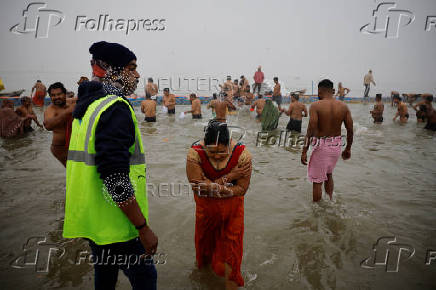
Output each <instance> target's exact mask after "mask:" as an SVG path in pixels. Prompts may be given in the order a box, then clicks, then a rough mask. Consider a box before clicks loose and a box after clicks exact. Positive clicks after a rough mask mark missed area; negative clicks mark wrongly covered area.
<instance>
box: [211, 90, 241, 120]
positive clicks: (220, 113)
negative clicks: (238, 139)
mask: <svg viewBox="0 0 436 290" xmlns="http://www.w3.org/2000/svg"><path fill="white" fill-rule="evenodd" d="M214 106H215V114H216V117H215V120H217V121H220V122H222V123H225V122H226V121H227V113H228V111H235V110H236V107H235V105H233V103H232V102H231V101H230V100H229V99H228V98H226V97H225V96H224V97H221V96H220V97H219V98H218V99H217V100H216V101H215V104H214Z"/></svg>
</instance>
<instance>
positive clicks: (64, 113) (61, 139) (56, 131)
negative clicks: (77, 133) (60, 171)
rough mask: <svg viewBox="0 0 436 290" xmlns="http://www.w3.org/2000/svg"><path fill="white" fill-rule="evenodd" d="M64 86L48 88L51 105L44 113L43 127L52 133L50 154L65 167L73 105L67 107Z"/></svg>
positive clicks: (57, 85) (60, 84)
mask: <svg viewBox="0 0 436 290" xmlns="http://www.w3.org/2000/svg"><path fill="white" fill-rule="evenodd" d="M66 92H67V90H66V89H65V87H64V85H63V84H62V83H60V82H57V83H54V84H52V85H51V86H50V87H49V88H48V93H49V95H50V99H51V102H52V103H51V104H50V105H49V106H48V107H47V109H46V110H45V112H44V127H45V128H46V129H47V130H48V131H53V140H52V143H51V147H50V149H51V153H52V154H53V155H54V157H56V159H58V160H59V161H60V162H61V163H62V164H63V165H64V166H65V167H66V163H67V156H68V146H69V137H70V134H71V122H72V119H73V117H72V113H73V110H74V107H75V103H73V104H70V105H68V104H67V101H66Z"/></svg>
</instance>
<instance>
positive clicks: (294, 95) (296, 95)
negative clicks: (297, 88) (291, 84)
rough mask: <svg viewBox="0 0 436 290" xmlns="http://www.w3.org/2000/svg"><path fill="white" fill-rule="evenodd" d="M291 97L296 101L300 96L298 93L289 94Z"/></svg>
mask: <svg viewBox="0 0 436 290" xmlns="http://www.w3.org/2000/svg"><path fill="white" fill-rule="evenodd" d="M291 97H293V98H294V99H296V100H297V101H298V99H300V96H299V95H298V94H291Z"/></svg>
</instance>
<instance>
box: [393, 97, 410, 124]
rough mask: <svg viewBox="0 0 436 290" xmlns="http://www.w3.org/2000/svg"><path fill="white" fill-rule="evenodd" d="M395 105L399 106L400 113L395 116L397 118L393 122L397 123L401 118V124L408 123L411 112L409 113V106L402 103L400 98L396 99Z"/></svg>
mask: <svg viewBox="0 0 436 290" xmlns="http://www.w3.org/2000/svg"><path fill="white" fill-rule="evenodd" d="M394 103H395V104H396V105H397V108H398V111H397V113H396V114H395V117H394V118H393V121H394V122H395V121H396V119H397V118H398V117H400V123H403V124H404V123H407V120H409V112H408V111H407V105H406V104H405V103H404V102H402V101H401V98H400V96H395V97H394Z"/></svg>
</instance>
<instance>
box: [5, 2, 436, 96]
mask: <svg viewBox="0 0 436 290" xmlns="http://www.w3.org/2000/svg"><path fill="white" fill-rule="evenodd" d="M41 2H42V3H46V4H47V7H46V8H44V9H53V10H58V11H60V12H61V13H62V16H63V17H64V20H63V21H62V22H61V23H60V24H59V25H57V26H54V24H55V23H56V21H57V20H58V18H57V16H51V18H50V20H51V22H50V24H51V26H50V27H49V30H48V37H47V38H35V32H29V33H23V34H17V33H12V32H10V28H11V27H12V26H14V25H15V24H19V23H23V21H24V20H23V19H24V18H23V16H22V14H23V10H25V9H26V7H27V6H28V5H29V4H30V3H32V1H20V0H2V2H1V9H0V23H1V32H0V37H1V38H0V39H1V43H2V44H1V47H2V48H1V54H0V78H2V79H3V81H4V83H5V86H6V91H11V90H15V89H20V88H24V89H27V90H28V89H30V88H31V87H32V85H33V83H34V81H35V80H36V79H41V80H42V81H43V82H44V83H45V84H47V85H48V84H50V83H52V82H55V81H61V82H63V83H64V84H65V85H66V86H67V88H68V89H71V90H74V91H76V89H77V85H76V84H75V83H76V81H77V80H78V79H79V77H80V76H81V75H85V76H90V73H91V72H90V65H89V60H90V54H89V52H88V48H89V46H90V45H91V44H92V43H93V42H96V41H100V40H106V41H110V42H119V43H122V44H123V45H125V46H127V47H129V48H130V49H131V50H133V51H134V52H135V54H136V56H137V58H138V65H139V67H138V71H139V73H140V74H141V77H150V76H151V77H154V78H155V79H157V78H159V77H161V78H164V77H172V78H173V79H175V78H177V77H181V78H184V77H212V78H223V77H225V76H226V75H228V74H230V75H232V77H233V78H235V77H239V76H240V75H241V74H244V75H246V76H248V77H249V80H250V82H252V81H253V80H252V76H253V73H254V71H255V69H256V68H257V66H258V65H262V68H263V71H264V72H265V75H266V78H268V79H272V77H273V76H278V77H279V78H280V79H281V80H282V81H283V82H284V83H285V84H286V86H287V87H290V88H306V89H308V92H309V93H310V92H311V83H312V81H314V82H315V83H316V82H317V81H319V80H320V79H322V78H330V79H331V80H332V81H334V82H335V84H336V83H337V82H338V81H342V82H343V84H344V85H345V86H346V87H349V88H351V90H352V92H351V94H350V95H352V96H355V97H361V96H362V93H363V88H362V81H363V80H362V79H363V76H364V74H365V73H366V72H367V71H368V69H372V70H373V72H374V77H375V81H376V83H377V87H376V88H375V89H373V90H372V92H373V93H375V91H380V92H383V93H388V92H390V91H391V90H393V89H396V90H399V91H402V92H403V91H404V92H415V91H416V92H430V93H433V94H435V93H436V57H435V51H436V27H435V26H433V27H432V29H431V31H425V28H426V21H427V17H428V16H436V1H435V0H414V1H411V0H409V1H408V0H397V1H395V0H392V1H390V2H395V3H396V5H397V7H396V8H395V9H401V10H407V11H409V12H411V13H413V16H414V20H413V22H412V23H410V24H409V25H406V24H407V20H408V18H407V16H406V17H403V18H401V22H400V26H401V27H400V29H399V34H398V38H393V39H388V38H386V37H385V35H384V34H383V33H380V34H364V33H362V32H360V28H361V27H362V26H364V25H365V24H367V23H371V22H373V17H372V11H373V10H374V9H376V7H377V5H378V4H379V3H381V2H383V1H374V0H329V1H326V0H305V1H303V0H300V1H294V0H288V1H284V0H283V1H275V0H270V1H258V0H237V1H235V0H233V1H227V0H219V1H208V0H201V1H200V0H198V1H189V0H184V1H167V0H159V1H139V0H137V1H127V0H126V1H66V0H60V1H41ZM44 13H45V12H40V15H43V14H44ZM100 14H102V15H105V14H108V15H109V18H112V19H126V20H128V19H135V20H138V19H164V21H163V25H164V27H165V29H164V30H157V31H146V30H145V29H140V30H139V31H132V32H130V33H129V34H128V35H126V33H125V31H89V30H84V29H83V25H82V26H81V28H82V29H81V30H80V31H75V29H74V28H75V25H76V19H77V17H78V16H83V17H82V18H80V19H82V20H83V19H85V20H88V19H97V20H98V18H99V15H100ZM406 14H408V13H406ZM391 15H393V14H391ZM41 17H42V16H41ZM382 18H383V14H382V13H381V14H380V15H379V19H382ZM28 19H30V18H28ZM33 19H34V17H33ZM383 19H384V18H383ZM29 21H30V20H29ZM41 22H43V20H41V21H40V23H41ZM435 22H436V17H435ZM41 25H42V24H41ZM28 26H29V27H30V26H32V25H28ZM23 27H24V26H23ZM141 85H142V83H141ZM138 92H140V93H142V90H138ZM26 93H28V92H26ZM315 93H316V91H315Z"/></svg>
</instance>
